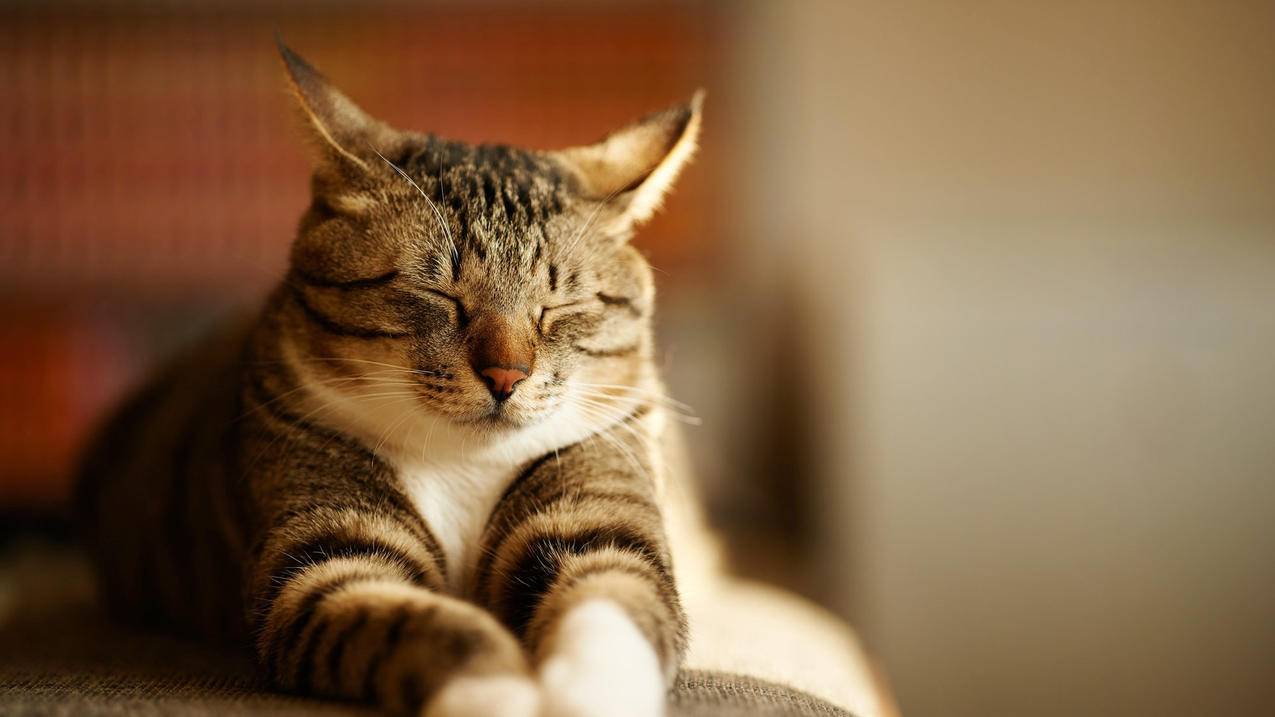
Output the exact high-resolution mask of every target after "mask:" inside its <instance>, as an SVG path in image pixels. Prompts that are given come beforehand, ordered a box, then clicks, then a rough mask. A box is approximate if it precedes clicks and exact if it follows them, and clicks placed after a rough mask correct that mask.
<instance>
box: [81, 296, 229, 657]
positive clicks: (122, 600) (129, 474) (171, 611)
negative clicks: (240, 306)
mask: <svg viewBox="0 0 1275 717" xmlns="http://www.w3.org/2000/svg"><path fill="white" fill-rule="evenodd" d="M252 326H253V322H252V321H251V320H250V319H247V318H236V319H232V320H230V321H228V322H226V323H224V324H223V325H221V326H220V327H219V328H218V329H216V330H215V331H213V332H212V333H210V334H208V335H207V336H205V337H204V338H203V339H201V340H199V341H198V342H196V343H195V344H193V345H191V346H189V347H187V348H186V349H185V350H183V351H182V352H181V353H180V354H178V355H177V356H175V357H173V358H172V359H171V360H169V361H168V362H166V363H165V364H164V365H163V366H161V367H160V368H159V369H158V370H157V371H155V372H154V373H153V374H152V375H151V377H150V378H149V379H148V380H147V381H146V382H145V383H144V384H143V385H142V386H141V387H140V388H139V389H138V390H136V391H134V392H133V393H132V394H131V395H130V396H129V397H128V398H127V399H126V400H125V401H124V402H123V403H122V404H121V405H120V406H119V407H118V408H117V409H116V410H115V411H114V413H113V414H111V415H110V417H109V418H108V419H107V420H106V421H105V422H104V423H103V424H102V426H101V428H100V429H99V430H98V432H97V434H96V436H95V438H94V439H93V441H92V442H91V443H90V445H89V448H88V450H87V451H86V452H85V453H84V455H83V457H82V459H81V463H80V469H79V474H78V476H77V482H76V501H75V502H76V505H75V509H76V523H77V525H78V527H79V530H80V534H81V537H82V540H83V542H84V544H85V547H86V548H87V549H88V551H89V553H90V555H91V557H92V559H93V562H94V564H95V567H96V569H97V572H98V574H99V585H100V586H101V589H102V591H103V592H104V593H105V595H104V597H105V598H106V599H107V603H108V605H109V606H110V607H111V608H112V611H113V612H115V613H116V614H117V615H119V616H120V617H123V618H127V619H131V620H134V621H144V622H163V623H165V624H168V625H176V626H180V627H181V628H184V629H186V630H187V631H190V632H197V633H203V634H214V635H221V636H227V637H229V636H232V635H233V634H235V633H238V632H239V631H240V625H239V624H238V622H239V621H238V620H237V619H235V618H237V616H238V615H239V612H240V610H239V605H238V593H239V584H240V580H241V576H240V575H239V574H238V572H239V569H238V567H237V564H238V561H239V559H240V557H241V555H242V550H243V546H242V545H240V544H239V543H240V542H241V541H242V535H243V534H244V522H245V520H246V516H244V515H242V505H243V504H244V501H242V500H239V499H238V496H236V495H235V493H236V491H237V489H238V487H237V484H238V480H237V479H236V476H237V473H238V469H237V466H236V465H235V463H236V461H237V454H238V451H237V449H236V446H237V444H238V436H237V433H238V431H239V430H241V428H240V424H241V423H242V421H241V420H240V419H241V418H242V414H243V412H242V409H241V393H242V384H243V378H244V374H245V368H246V359H245V356H246V353H247V347H248V342H249V340H250V336H251V332H252ZM196 567H197V568H198V569H193V568H196ZM228 615H229V616H230V617H229V618H228Z"/></svg>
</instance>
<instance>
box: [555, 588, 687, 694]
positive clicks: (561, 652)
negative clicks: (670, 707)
mask: <svg viewBox="0 0 1275 717" xmlns="http://www.w3.org/2000/svg"><path fill="white" fill-rule="evenodd" d="M540 685H541V688H542V695H541V699H542V707H541V713H540V714H541V715H542V717H660V716H661V715H663V714H664V705H665V700H666V699H667V695H666V693H667V688H666V686H665V684H664V676H663V673H662V672H661V670H660V664H659V660H658V658H657V657H656V656H655V650H653V649H652V648H651V645H650V643H648V642H647V640H646V638H645V637H644V636H643V635H642V633H641V632H640V631H639V630H638V629H637V626H635V625H634V624H633V621H632V620H630V619H629V616H628V615H627V614H626V613H625V612H624V610H622V609H621V608H620V607H619V606H618V605H616V604H615V603H613V602H611V601H609V600H593V601H589V602H586V603H583V604H581V605H579V606H577V607H575V608H573V609H572V610H571V611H570V612H569V613H567V615H566V616H565V617H564V618H563V620H562V623H561V624H560V625H559V627H558V632H557V635H556V639H555V640H554V645H553V652H552V653H551V654H550V655H549V656H548V657H547V658H546V659H545V660H544V661H543V662H542V663H541V665H540Z"/></svg>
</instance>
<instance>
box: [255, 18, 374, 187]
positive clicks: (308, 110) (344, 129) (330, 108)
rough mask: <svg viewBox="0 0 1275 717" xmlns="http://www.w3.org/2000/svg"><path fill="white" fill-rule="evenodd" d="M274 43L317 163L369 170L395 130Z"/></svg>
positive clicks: (317, 72) (295, 54) (288, 51)
mask: <svg viewBox="0 0 1275 717" xmlns="http://www.w3.org/2000/svg"><path fill="white" fill-rule="evenodd" d="M277 42H278V45H279V55H280V56H281V57H282V58H283V65H284V68H285V69H286V70H287V74H288V81H289V84H290V85H291V86H292V93H293V95H295V96H296V99H297V105H298V107H299V108H300V110H301V113H302V115H303V117H304V119H305V122H306V125H307V127H308V129H309V130H310V135H311V139H312V140H313V144H314V147H315V150H316V161H317V162H318V163H319V164H320V165H342V166H346V167H349V168H355V167H357V168H359V169H361V170H362V171H364V172H369V171H371V168H370V167H369V163H370V162H371V158H374V157H375V153H376V152H377V151H378V150H377V147H378V146H379V147H383V148H387V147H388V144H389V143H390V142H391V141H392V139H393V136H394V134H395V133H394V131H393V130H392V129H390V128H389V127H388V126H387V125H385V124H384V123H382V122H380V121H378V120H376V119H374V118H372V117H371V116H369V115H368V114H367V113H366V112H364V111H363V110H362V109H359V106H358V105H356V104H354V102H352V101H351V100H350V98H348V97H346V96H345V95H344V94H342V93H341V91H340V90H338V89H336V88H335V87H333V86H332V83H330V82H328V79H327V78H326V77H324V76H323V75H322V74H320V73H319V71H318V70H316V69H314V67H312V66H311V65H310V63H308V62H306V61H305V60H304V59H302V58H301V56H300V55H298V54H297V53H295V52H293V51H292V50H291V48H289V47H288V46H287V45H284V44H283V42H282V41H281V40H277ZM380 151H387V149H382V150H380Z"/></svg>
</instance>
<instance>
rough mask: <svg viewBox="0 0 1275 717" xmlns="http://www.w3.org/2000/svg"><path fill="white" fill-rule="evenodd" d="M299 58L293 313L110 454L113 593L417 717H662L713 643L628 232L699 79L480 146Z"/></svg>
mask: <svg viewBox="0 0 1275 717" xmlns="http://www.w3.org/2000/svg"><path fill="white" fill-rule="evenodd" d="M281 51H282V55H283V59H284V65H285V67H286V69H287V74H288V77H289V78H290V85H291V88H292V89H293V91H294V94H295V96H296V99H297V100H298V105H299V107H300V108H301V110H302V114H303V116H304V118H305V120H306V125H307V127H308V130H309V134H310V136H311V138H312V139H313V145H314V153H313V154H314V157H315V171H314V175H313V180H312V190H313V191H312V202H311V204H310V206H309V207H308V209H307V211H306V212H305V214H304V216H303V217H302V219H301V221H300V226H299V229H298V232H297V236H296V239H295V242H294V244H293V247H292V252H291V261H290V268H289V271H288V273H287V276H286V277H285V278H284V280H283V282H282V283H281V285H280V286H279V287H278V288H277V289H276V290H275V291H274V292H273V293H272V294H271V296H270V297H269V299H268V301H267V303H266V306H265V308H264V310H263V311H262V312H261V313H260V314H259V315H258V316H256V317H254V318H252V319H251V320H249V321H245V322H243V323H241V324H240V325H237V326H234V327H231V328H229V329H227V330H225V331H222V332H220V333H218V334H217V335H215V336H213V337H211V338H209V339H207V340H205V341H204V342H203V343H201V344H200V345H198V346H196V347H195V348H193V349H191V350H189V351H187V352H186V353H185V354H184V355H183V356H181V357H180V358H179V359H177V360H176V361H174V362H173V363H171V364H170V365H168V366H167V368H165V369H164V370H163V371H161V373H160V374H159V375H158V376H157V377H156V378H155V379H154V380H153V381H151V382H150V383H149V384H148V385H147V386H146V387H145V388H144V389H143V390H142V391H141V392H140V393H139V394H138V395H136V396H135V397H134V398H133V399H132V400H131V401H129V402H128V403H127V404H126V405H125V406H124V407H123V408H122V409H121V410H120V412H119V413H118V415H116V416H115V417H114V418H113V419H112V420H111V421H110V423H109V424H108V425H107V427H106V429H105V430H104V431H103V432H102V433H101V434H100V435H99V437H98V438H97V440H96V441H95V442H94V444H93V445H92V447H91V448H90V450H89V452H88V453H87V455H86V458H85V461H84V468H83V470H82V477H81V481H80V495H79V499H80V500H79V504H80V513H81V523H82V525H83V528H84V533H85V537H86V542H87V544H88V546H89V548H90V551H91V552H92V553H93V557H94V561H95V564H96V566H97V569H98V572H99V574H100V582H101V585H102V591H103V593H104V595H105V598H106V600H107V602H108V603H109V605H110V607H111V608H112V609H113V612H115V613H116V614H119V615H121V616H123V617H125V618H129V619H133V620H138V621H147V622H151V623H158V624H162V625H164V626H167V627H169V628H174V627H176V628H180V629H183V630H185V631H186V632H188V633H193V634H197V635H202V636H204V637H205V638H210V639H221V640H230V641H242V642H247V641H252V643H253V644H254V645H255V649H256V653H257V656H258V658H259V663H260V666H261V669H262V670H263V671H264V673H265V674H266V675H267V676H268V679H269V680H270V682H271V683H272V684H274V685H276V686H278V687H280V688H282V689H286V690H291V691H296V692H301V693H307V694H313V695H319V696H331V697H342V698H354V699H366V700H372V701H375V702H376V703H378V704H379V705H381V706H382V707H383V708H385V709H386V710H388V711H391V712H394V713H401V714H409V713H418V712H423V713H425V714H430V715H434V714H439V715H473V716H474V717H492V716H495V717H501V716H508V717H519V716H523V715H579V716H581V717H584V716H597V717H602V716H612V715H634V716H635V717H638V716H654V715H658V714H661V713H662V711H663V709H664V700H665V690H666V686H667V685H668V684H669V680H670V678H671V676H672V675H673V674H674V672H675V671H676V670H677V669H678V667H679V664H680V663H681V661H682V658H683V656H684V654H685V653H686V650H687V644H688V624H687V617H686V613H685V611H684V609H683V603H682V600H681V598H680V597H679V593H678V588H677V585H676V584H675V581H674V577H673V565H672V557H671V553H672V551H671V548H670V537H669V536H670V535H671V534H672V533H686V534H690V533H693V532H695V530H696V529H695V527H694V526H695V521H694V512H693V510H690V509H687V508H686V506H685V503H686V501H685V500H684V499H685V498H686V496H687V495H688V491H687V488H686V486H685V484H683V483H678V482H675V481H677V480H678V476H677V475H676V473H678V472H676V471H670V470H669V468H670V466H673V465H675V464H676V463H677V460H676V451H675V450H673V448H672V446H671V444H670V440H671V439H672V438H673V435H672V434H671V433H670V432H669V431H667V430H666V426H665V424H666V421H667V416H668V408H669V400H668V399H667V398H665V397H664V394H663V390H662V388H661V384H660V381H659V378H658V376H657V373H656V369H655V364H654V362H653V361H652V354H653V349H652V338H651V326H650V322H651V313H652V300H653V288H652V278H651V270H650V268H649V266H648V265H647V263H646V262H645V261H644V260H643V258H642V256H641V255H640V254H639V252H638V251H637V250H635V249H634V248H633V247H632V246H631V245H630V243H629V238H630V236H631V235H632V233H633V230H634V227H635V226H637V225H638V224H640V223H641V222H642V221H643V220H645V219H647V218H648V217H650V216H651V214H652V213H653V212H654V211H655V209H656V208H657V206H658V205H659V203H660V201H661V199H662V198H663V196H664V195H665V193H666V192H667V190H668V189H669V187H670V185H671V183H672V182H673V180H674V178H675V177H676V176H677V174H678V172H679V171H680V170H681V169H682V168H683V166H684V165H685V164H686V163H687V161H688V160H689V159H690V157H691V155H692V153H693V151H694V148H695V145H696V139H697V135H698V133H699V130H700V105H701V96H700V95H696V97H695V98H694V99H692V100H691V101H690V102H689V103H687V104H685V105H681V106H677V107H674V108H672V109H669V110H666V111H663V112H660V113H657V114H653V115H650V116H648V117H646V118H645V119H642V120H639V121H637V122H636V123H634V124H632V125H630V126H628V127H625V128H624V129H621V130H619V131H618V132H615V133H613V134H612V135H610V136H609V137H607V138H606V139H604V140H602V141H600V142H598V143H596V144H592V145H588V146H583V147H578V148H573V149H567V150H562V151H552V152H544V151H529V150H521V149H515V148H511V147H506V146H499V145H479V146H471V145H467V144H462V143H460V142H454V141H449V140H445V139H440V138H438V137H435V136H432V135H421V134H416V133H411V132H405V131H400V130H396V129H392V128H390V127H388V126H387V125H385V124H383V123H381V122H379V121H377V120H375V119H373V118H371V117H369V116H368V115H366V114H365V113H364V112H363V111H361V110H360V109H359V108H358V107H357V106H355V105H354V104H353V103H352V102H351V101H350V100H349V99H347V98H346V97H345V96H344V95H342V94H341V93H340V92H339V91H337V90H336V89H334V88H333V87H332V86H331V85H330V84H329V83H328V82H327V81H326V80H325V78H324V77H323V76H321V75H320V74H319V73H318V72H316V71H315V70H314V69H313V68H312V67H310V66H309V65H308V64H307V63H306V62H305V61H303V60H302V59H301V58H300V57H298V56H297V55H295V54H293V53H292V52H291V51H289V50H288V49H287V48H284V47H282V46H281ZM684 526H690V527H689V528H687V527H684ZM681 560H683V557H682V555H680V554H679V561H681ZM686 560H687V561H688V564H691V563H692V562H693V560H694V558H693V557H692V556H690V555H689V554H688V557H687V558H686Z"/></svg>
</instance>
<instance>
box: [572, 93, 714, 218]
mask: <svg viewBox="0 0 1275 717" xmlns="http://www.w3.org/2000/svg"><path fill="white" fill-rule="evenodd" d="M703 104H704V91H703V90H700V91H698V92H696V93H695V95H694V96H693V97H692V98H691V99H690V100H689V101H687V102H685V103H682V104H679V105H675V106H673V107H670V108H668V109H666V110H663V111H661V112H656V113H653V114H650V115H647V116H646V117H643V118H642V119H639V120H637V121H636V122H633V123H632V124H629V125H627V126H625V127H623V128H621V129H619V130H617V131H615V132H612V133H611V134H609V135H607V136H606V138H604V139H603V140H601V141H600V142H596V143H594V144H590V145H585V146H582V147H572V148H570V149H564V150H560V151H558V152H555V153H553V154H554V155H555V156H556V157H557V158H558V159H559V161H561V162H562V163H563V164H565V165H566V166H567V167H568V168H569V169H570V170H571V171H572V173H573V174H574V175H575V176H576V178H577V180H578V181H579V184H580V192H581V194H582V195H583V197H584V198H586V199H590V200H594V201H606V202H609V203H613V204H614V205H615V206H616V207H617V208H618V209H619V210H620V213H621V215H622V218H623V219H624V220H625V223H627V224H629V225H632V224H636V223H640V222H644V221H646V220H647V219H649V218H650V217H651V215H652V214H654V213H655V211H656V210H657V209H659V206H660V203H661V202H662V201H663V200H664V197H665V196H666V195H667V194H668V192H669V190H670V189H671V188H672V186H673V182H674V180H676V179H677V176H678V174H679V173H680V172H681V171H682V168H683V167H685V166H686V164H687V163H688V162H689V161H690V159H691V157H692V156H693V155H694V154H695V149H696V146H697V143H698V140H699V132H700V125H701V124H702V121H701V118H702V115H703V112H702V107H703Z"/></svg>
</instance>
